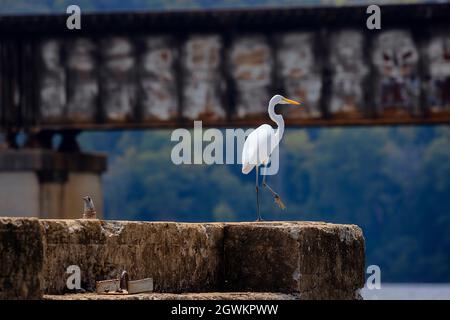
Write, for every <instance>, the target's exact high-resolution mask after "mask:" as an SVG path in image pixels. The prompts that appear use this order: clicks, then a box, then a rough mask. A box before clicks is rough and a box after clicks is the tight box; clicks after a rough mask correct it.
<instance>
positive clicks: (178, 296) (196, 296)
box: [44, 292, 299, 300]
mask: <svg viewBox="0 0 450 320" xmlns="http://www.w3.org/2000/svg"><path fill="white" fill-rule="evenodd" d="M298 298H299V297H298V296H297V295H294V294H285V293H273V292H206V293H142V294H130V295H107V294H95V293H81V294H64V295H44V300H297V299H298Z"/></svg>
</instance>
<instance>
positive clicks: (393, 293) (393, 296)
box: [361, 283, 450, 300]
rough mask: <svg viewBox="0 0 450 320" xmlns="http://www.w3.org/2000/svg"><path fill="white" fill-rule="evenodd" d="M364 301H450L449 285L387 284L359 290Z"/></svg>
mask: <svg viewBox="0 0 450 320" xmlns="http://www.w3.org/2000/svg"><path fill="white" fill-rule="evenodd" d="M361 295H362V296H363V298H364V300H450V283H444V284H434V283H431V284H430V283H387V284H381V289H372V290H369V289H368V288H367V287H364V288H363V289H362V290H361Z"/></svg>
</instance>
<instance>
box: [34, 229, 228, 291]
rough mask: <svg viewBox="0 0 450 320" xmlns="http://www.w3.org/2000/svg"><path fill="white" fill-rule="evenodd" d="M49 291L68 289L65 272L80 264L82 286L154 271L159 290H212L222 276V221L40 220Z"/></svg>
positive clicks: (155, 283)
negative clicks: (42, 230)
mask: <svg viewBox="0 0 450 320" xmlns="http://www.w3.org/2000/svg"><path fill="white" fill-rule="evenodd" d="M41 223H42V225H43V226H44V243H45V246H44V248H45V264H44V283H43V289H44V292H46V293H51V294H61V293H64V292H65V291H67V290H66V289H65V288H66V279H67V276H68V275H67V274H66V273H65V271H66V268H67V267H68V266H69V265H78V266H79V267H80V268H81V273H82V283H81V285H82V288H83V289H86V290H90V291H91V290H94V288H95V281H98V280H104V279H107V278H115V277H118V275H119V274H120V272H121V271H122V270H127V272H128V274H129V276H130V279H131V280H133V279H139V278H147V277H152V278H153V281H154V290H155V291H157V292H201V291H214V290H215V289H216V287H217V284H218V283H220V281H221V279H220V277H221V274H222V272H221V268H222V265H223V264H222V249H223V245H222V244H223V227H222V225H221V224H209V223H204V224H193V223H191V224H188V223H165V222H155V223H151V222H117V221H116V222H113V221H100V220H41Z"/></svg>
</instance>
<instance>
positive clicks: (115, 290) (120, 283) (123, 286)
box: [95, 270, 153, 295]
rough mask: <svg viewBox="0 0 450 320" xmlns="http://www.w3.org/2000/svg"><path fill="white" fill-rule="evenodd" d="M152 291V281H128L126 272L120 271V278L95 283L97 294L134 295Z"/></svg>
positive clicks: (150, 279) (148, 279)
mask: <svg viewBox="0 0 450 320" xmlns="http://www.w3.org/2000/svg"><path fill="white" fill-rule="evenodd" d="M151 291H153V279H152V278H145V279H139V280H133V281H130V280H129V277H128V272H127V271H125V270H124V271H122V273H121V275H120V278H117V279H111V280H103V281H97V282H96V289H95V292H96V293H97V294H118V295H119V294H135V293H143V292H151Z"/></svg>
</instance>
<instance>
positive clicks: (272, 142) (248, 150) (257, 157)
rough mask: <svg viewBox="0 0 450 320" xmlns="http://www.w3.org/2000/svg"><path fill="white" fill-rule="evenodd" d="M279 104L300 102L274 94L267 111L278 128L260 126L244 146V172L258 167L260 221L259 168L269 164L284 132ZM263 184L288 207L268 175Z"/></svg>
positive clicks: (277, 200) (257, 188) (282, 204)
mask: <svg viewBox="0 0 450 320" xmlns="http://www.w3.org/2000/svg"><path fill="white" fill-rule="evenodd" d="M277 104H293V105H300V103H299V102H297V101H294V100H290V99H287V98H285V97H283V96H281V95H279V94H277V95H274V96H273V97H272V99H270V102H269V107H268V109H267V112H268V113H269V117H270V119H271V120H272V121H273V122H275V123H276V124H277V125H278V128H277V129H276V130H275V129H273V128H272V126H270V125H268V124H263V125H261V126H259V127H258V128H256V129H255V130H254V131H252V133H250V134H249V135H248V137H247V139H246V140H245V143H244V148H243V149H242V173H243V174H248V173H249V172H250V171H252V170H253V168H256V213H257V220H258V221H261V220H262V219H261V214H260V212H259V183H258V175H259V172H258V169H259V166H261V165H264V166H267V165H268V164H269V160H270V155H271V154H272V152H273V150H274V149H275V148H276V147H277V146H278V144H279V143H280V141H281V139H282V138H283V133H284V120H283V116H282V115H280V114H276V113H275V106H276V105H277ZM262 184H263V186H264V187H265V188H267V189H268V190H269V191H270V192H271V193H272V195H273V196H274V199H275V202H276V203H277V204H278V206H279V207H280V208H281V209H284V208H286V206H285V205H284V203H283V202H282V201H281V198H280V196H279V195H278V194H277V193H276V192H275V191H273V189H272V188H270V187H269V185H267V183H266V175H264V177H263V183H262Z"/></svg>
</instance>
